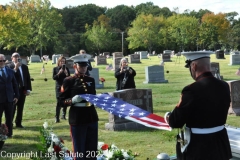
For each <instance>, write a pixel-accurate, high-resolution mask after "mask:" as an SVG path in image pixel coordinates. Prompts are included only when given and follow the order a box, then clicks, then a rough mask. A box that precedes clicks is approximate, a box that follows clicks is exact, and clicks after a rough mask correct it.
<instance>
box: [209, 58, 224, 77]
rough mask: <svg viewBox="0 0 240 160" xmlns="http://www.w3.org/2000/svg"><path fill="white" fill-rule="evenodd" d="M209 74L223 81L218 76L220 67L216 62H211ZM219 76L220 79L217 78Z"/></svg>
mask: <svg viewBox="0 0 240 160" xmlns="http://www.w3.org/2000/svg"><path fill="white" fill-rule="evenodd" d="M211 72H212V74H213V76H215V77H216V78H218V79H220V80H223V76H221V75H220V67H219V63H218V62H211ZM218 76H220V77H218Z"/></svg>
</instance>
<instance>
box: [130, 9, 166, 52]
mask: <svg viewBox="0 0 240 160" xmlns="http://www.w3.org/2000/svg"><path fill="white" fill-rule="evenodd" d="M164 21H165V18H164V17H163V16H159V17H154V16H153V15H152V14H149V15H144V14H140V15H139V16H137V18H136V19H135V20H134V21H133V22H132V27H131V28H130V29H129V31H128V36H129V37H128V38H126V40H127V41H128V42H129V46H128V47H129V48H130V49H136V48H139V47H144V48H148V51H149V52H150V53H152V50H153V49H154V48H155V47H157V46H158V45H159V43H160V42H161V41H160V39H162V37H163V35H162V33H161V32H160V29H161V28H163V27H164V24H165V23H164Z"/></svg>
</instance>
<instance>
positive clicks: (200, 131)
mask: <svg viewBox="0 0 240 160" xmlns="http://www.w3.org/2000/svg"><path fill="white" fill-rule="evenodd" d="M223 128H224V126H223V125H222V126H217V127H213V128H191V130H192V133H195V134H210V133H215V132H218V131H221V130H222V129H223Z"/></svg>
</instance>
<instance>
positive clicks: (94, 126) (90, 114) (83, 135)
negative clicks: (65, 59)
mask: <svg viewBox="0 0 240 160" xmlns="http://www.w3.org/2000/svg"><path fill="white" fill-rule="evenodd" d="M90 57H91V56H90V55H88V54H78V55H76V56H73V57H71V58H70V59H72V60H73V63H74V65H73V68H74V69H75V74H74V75H73V76H70V77H67V78H65V79H64V81H63V85H62V87H61V93H60V96H59V97H60V100H61V103H62V104H63V105H65V106H71V107H70V109H69V124H70V134H71V137H72V143H73V153H74V155H75V156H76V157H75V160H79V159H82V160H85V159H86V160H96V159H97V158H96V155H97V154H96V153H97V145H98V114H97V111H96V109H95V107H94V105H93V104H91V103H89V102H87V101H86V100H83V99H82V98H81V97H80V96H79V94H93V95H96V89H95V80H94V78H92V77H89V76H86V75H85V73H86V72H87V67H88V66H89V65H88V60H89V58H90ZM94 152H95V153H94ZM79 153H81V154H84V156H83V157H82V158H81V157H79ZM89 153H91V154H89Z"/></svg>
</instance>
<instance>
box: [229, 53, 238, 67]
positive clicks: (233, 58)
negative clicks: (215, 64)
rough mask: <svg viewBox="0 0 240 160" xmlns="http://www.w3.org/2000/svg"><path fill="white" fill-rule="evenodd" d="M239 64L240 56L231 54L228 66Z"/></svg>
mask: <svg viewBox="0 0 240 160" xmlns="http://www.w3.org/2000/svg"><path fill="white" fill-rule="evenodd" d="M235 64H237V65H238V64H240V54H231V55H230V64H229V65H235Z"/></svg>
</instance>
